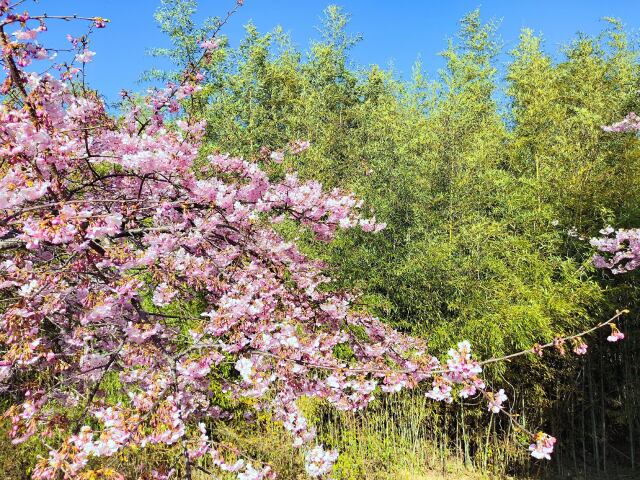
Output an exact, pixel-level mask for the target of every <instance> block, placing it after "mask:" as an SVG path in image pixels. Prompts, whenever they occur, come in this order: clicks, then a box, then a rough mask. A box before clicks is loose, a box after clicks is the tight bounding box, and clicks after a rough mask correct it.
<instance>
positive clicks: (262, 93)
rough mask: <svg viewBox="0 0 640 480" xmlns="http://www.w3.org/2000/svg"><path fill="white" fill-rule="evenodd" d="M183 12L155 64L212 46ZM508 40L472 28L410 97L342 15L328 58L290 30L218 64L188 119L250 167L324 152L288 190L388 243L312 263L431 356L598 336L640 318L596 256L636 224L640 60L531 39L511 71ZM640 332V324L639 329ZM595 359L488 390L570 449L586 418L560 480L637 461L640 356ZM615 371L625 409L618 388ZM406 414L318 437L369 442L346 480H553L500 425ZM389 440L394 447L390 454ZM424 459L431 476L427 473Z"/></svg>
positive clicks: (604, 48) (359, 239) (628, 46)
mask: <svg viewBox="0 0 640 480" xmlns="http://www.w3.org/2000/svg"><path fill="white" fill-rule="evenodd" d="M171 3H172V6H169V2H167V3H166V4H165V6H164V7H163V9H161V10H160V12H159V16H158V19H159V21H160V24H161V26H162V28H163V29H164V30H165V31H166V33H168V34H169V35H170V36H171V38H172V40H173V43H174V46H175V49H174V50H170V49H167V50H164V51H158V52H157V53H159V54H165V55H169V56H171V58H173V59H174V60H175V61H177V62H178V63H180V62H188V61H189V58H190V55H193V53H192V52H193V51H194V50H193V49H194V46H195V44H196V42H195V38H197V37H198V35H201V34H202V31H201V30H198V29H197V28H196V26H195V24H193V23H190V22H189V21H187V20H185V19H186V18H188V15H185V13H188V12H189V11H190V10H191V9H192V8H195V5H194V4H193V3H191V2H184V3H182V4H181V6H180V7H179V9H177V8H178V7H175V5H173V4H174V2H171ZM180 9H182V10H180ZM179 11H181V13H182V14H181V15H180V16H178V15H176V14H177V12H179ZM497 28H498V27H497V24H496V23H494V22H486V23H485V22H483V21H482V20H481V16H480V13H479V11H475V12H472V13H470V14H469V15H467V16H466V17H465V18H463V19H462V20H461V23H460V29H459V33H458V35H457V36H456V37H455V38H454V39H452V40H451V41H450V42H449V44H448V46H447V48H446V50H445V51H444V52H442V56H443V57H444V59H445V61H446V66H445V68H444V69H443V70H442V71H440V73H439V75H438V76H437V77H436V78H433V79H429V78H427V77H426V76H425V74H424V73H423V70H422V67H421V65H420V64H416V66H415V69H414V74H413V78H411V79H410V80H406V81H405V80H400V79H398V78H397V76H396V75H394V72H390V71H385V70H383V69H381V68H380V67H377V66H372V67H370V68H358V67H354V66H352V64H351V62H350V59H349V51H350V48H351V47H352V46H353V45H355V44H356V43H357V42H358V41H360V39H359V37H356V36H352V35H351V34H350V33H349V28H348V15H346V14H345V13H344V12H343V11H342V10H341V9H339V8H337V7H329V8H328V9H327V10H326V11H325V20H324V25H323V28H322V30H321V32H322V34H321V38H320V39H319V40H318V41H315V42H313V43H312V44H311V45H310V47H309V49H308V50H307V51H306V52H300V51H298V50H297V49H296V48H294V47H293V46H292V44H291V41H290V39H289V38H288V37H287V35H286V34H284V33H283V32H282V31H281V30H280V29H275V30H273V31H271V32H268V33H265V34H262V33H260V32H258V31H257V29H256V27H255V26H253V25H248V26H247V27H246V36H245V38H244V40H243V41H242V42H241V44H240V45H239V46H238V47H237V48H231V47H230V46H225V47H224V48H222V49H220V50H218V51H217V52H216V56H215V58H214V60H213V61H212V63H211V64H210V66H209V78H208V83H207V88H206V89H205V91H204V92H203V94H202V96H201V98H202V101H201V103H200V104H198V105H195V104H194V105H192V108H194V109H198V111H199V112H200V114H201V116H202V117H203V118H205V119H206V120H207V121H208V130H207V132H208V133H207V135H208V137H207V138H208V144H209V148H210V149H211V150H212V151H213V150H219V151H224V152H227V151H228V152H231V153H232V154H235V155H244V156H252V155H255V152H257V151H258V150H259V149H260V148H261V147H268V148H270V149H273V150H276V149H279V148H282V147H283V146H284V145H285V144H286V142H287V141H289V140H291V139H296V138H302V139H307V140H310V141H311V143H312V148H311V149H310V150H308V151H307V152H306V153H305V154H304V155H302V156H301V157H293V158H286V159H285V161H284V163H283V165H282V166H274V167H273V174H274V175H281V174H283V173H284V172H286V171H290V170H296V171H298V172H299V174H300V175H301V176H303V177H306V178H316V179H319V180H321V181H322V182H323V184H325V185H328V186H335V187H340V188H344V189H348V190H352V191H354V192H356V194H357V195H358V196H359V197H360V198H362V199H363V200H364V201H365V204H366V206H367V208H368V209H370V210H371V211H372V212H373V213H375V215H376V216H377V218H378V219H379V220H381V221H384V222H386V223H387V224H388V226H387V228H386V229H385V230H384V231H383V232H382V233H380V234H379V235H375V236H371V235H366V234H349V235H345V236H343V237H342V238H340V239H339V241H338V242H336V243H335V244H334V245H331V246H330V247H326V246H323V245H317V244H309V245H308V248H309V251H312V252H314V253H315V254H317V255H319V256H322V257H323V258H325V259H326V260H327V261H329V262H330V264H331V265H332V266H333V268H334V270H335V277H336V279H337V281H338V284H339V285H340V286H342V287H346V288H350V289H356V290H358V291H360V292H361V294H362V300H361V301H362V304H363V308H367V309H370V310H371V311H373V312H375V313H376V314H377V315H379V316H380V317H381V318H383V319H385V320H386V321H388V322H390V323H392V324H393V325H395V326H396V327H399V328H401V329H403V330H406V331H410V332H413V333H417V334H420V335H424V336H426V337H427V338H429V340H430V342H431V345H432V346H433V348H434V349H435V350H439V351H442V350H443V349H446V348H448V347H449V346H450V345H451V344H452V343H453V342H454V341H456V340H458V339H460V338H467V339H469V340H470V341H472V343H473V344H474V345H475V347H476V349H477V350H478V351H479V353H480V354H481V355H482V356H484V357H488V356H498V355H503V354H506V353H509V352H512V351H515V350H519V349H524V348H528V347H530V346H531V345H532V344H534V343H535V342H539V341H543V340H544V341H549V340H550V339H552V338H553V336H554V335H556V334H560V333H567V332H573V331H577V330H581V329H584V328H585V327H588V326H589V325H592V324H594V323H596V322H597V321H598V320H599V319H602V318H604V317H606V316H607V315H609V314H611V313H612V312H614V311H615V309H616V308H623V307H629V306H630V307H633V305H634V301H635V299H636V298H637V293H636V291H635V288H634V279H633V278H632V277H627V278H624V279H616V280H613V279H612V278H609V277H608V276H607V275H606V274H603V273H602V272H596V271H594V269H593V268H592V266H591V263H590V255H591V251H590V249H589V245H588V242H587V241H586V240H587V239H588V238H590V237H591V236H594V235H596V234H597V232H598V230H599V229H601V228H602V227H603V226H605V225H608V224H611V225H614V226H634V225H637V223H638V215H639V214H640V202H639V197H638V196H639V195H640V191H639V190H638V189H637V181H638V179H639V178H640V176H639V173H640V171H639V169H640V143H639V142H638V139H637V138H636V137H635V136H629V135H612V134H609V133H605V132H603V131H602V129H601V126H602V125H605V124H607V123H610V122H612V121H615V120H617V119H619V118H621V117H622V116H624V115H625V114H626V112H628V111H632V110H634V109H637V108H638V93H637V92H638V87H639V86H640V81H639V80H640V77H639V73H640V71H639V64H638V58H637V45H636V43H635V41H633V40H632V39H630V37H629V36H628V34H627V33H626V32H625V29H624V28H623V26H622V24H621V23H620V22H618V21H617V20H614V19H607V20H606V22H605V24H604V28H603V30H602V32H601V33H600V34H599V35H597V36H595V37H589V36H586V35H578V36H576V38H574V39H573V40H570V41H568V42H567V44H566V46H565V47H564V48H563V49H562V51H561V52H548V51H547V50H546V49H545V46H544V42H543V41H542V38H541V37H540V36H538V35H536V34H535V33H533V32H532V31H530V30H524V31H523V32H522V34H521V36H520V40H519V43H518V45H517V46H516V47H515V48H514V49H513V50H512V51H510V52H505V51H504V50H503V48H502V46H501V43H500V40H499V37H498V36H497ZM505 59H507V60H508V61H507V62H506V63H507V65H506V67H504V68H503V67H502V65H504V64H505ZM499 66H500V68H499ZM156 74H157V72H156ZM634 318H637V313H636V312H635V311H634V312H632V315H631V318H630V320H631V322H630V323H631V324H632V323H633V319H634ZM593 343H598V342H597V341H595V342H593ZM593 348H595V349H596V350H598V347H597V346H592V349H593ZM597 355H598V356H599V357H600V358H603V360H600V361H599V364H598V365H595V362H594V361H593V360H589V361H587V362H586V363H585V362H582V361H576V360H575V359H567V358H560V357H559V356H558V357H554V358H547V359H546V362H540V361H538V360H536V359H534V358H527V359H526V361H525V362H522V363H520V364H518V363H516V364H510V365H504V364H503V365H501V366H500V367H496V369H495V370H494V371H492V372H491V373H492V378H493V379H494V380H495V382H496V383H500V382H503V383H504V382H506V384H508V385H511V391H510V397H512V398H513V404H514V405H515V406H516V407H515V408H516V409H518V408H519V410H520V412H521V413H522V414H523V415H524V416H525V418H527V419H528V421H530V422H531V423H532V424H534V425H535V424H537V422H541V421H542V420H541V419H542V418H543V417H544V416H545V413H546V414H548V413H549V412H550V411H553V412H555V413H553V415H552V418H553V419H554V420H553V422H554V424H555V425H554V426H555V427H556V429H557V430H562V428H561V426H562V425H568V423H567V422H568V421H569V418H570V417H571V418H572V419H571V422H573V423H571V425H573V427H572V428H571V429H569V428H567V429H566V431H565V432H564V433H565V437H564V438H562V442H564V447H562V446H561V447H560V451H561V455H560V458H559V459H558V462H557V463H558V468H559V469H562V468H569V469H574V470H575V469H580V468H587V464H590V466H589V467H588V468H591V469H592V470H597V469H601V468H604V469H606V468H607V466H606V455H607V453H606V449H607V442H613V443H612V444H614V443H615V442H617V441H618V440H619V439H620V437H619V435H623V436H630V441H627V442H626V444H624V443H625V442H623V444H624V445H623V446H620V445H618V447H619V448H617V449H616V450H617V451H619V449H620V448H622V449H626V450H625V452H628V451H629V449H630V451H631V453H624V454H623V455H624V457H616V458H623V461H624V463H625V464H629V465H630V466H631V465H632V464H633V463H634V462H635V461H634V460H632V457H633V452H634V449H635V445H634V443H633V435H634V434H637V432H638V426H639V425H638V418H637V413H635V412H634V410H633V407H632V406H631V405H630V404H629V402H628V401H627V402H626V403H625V402H622V406H621V404H620V403H619V402H617V401H613V400H614V399H618V398H620V397H621V396H624V398H626V399H628V398H629V389H637V381H631V378H632V376H633V372H634V371H635V369H636V367H635V366H629V365H628V363H631V360H632V359H633V358H634V357H633V355H634V345H628V346H627V347H626V348H625V351H624V353H622V354H621V353H619V352H618V353H616V354H615V356H614V355H613V354H612V353H611V352H610V351H609V350H608V349H604V351H598V353H597ZM531 357H533V356H531ZM532 363H533V368H532ZM621 364H627V365H626V366H625V368H624V369H622V368H621V366H620V365H621ZM613 368H615V369H616V370H615V371H616V373H615V374H614V375H622V376H623V377H621V378H620V381H621V383H626V387H625V388H626V389H627V390H625V392H624V393H622V389H620V388H618V389H617V390H616V387H615V386H614V385H611V384H609V383H608V379H609V378H611V375H612V374H611V371H612V370H611V369H613ZM607 372H608V373H607ZM576 378H577V379H578V382H577V384H576V383H575V379H576ZM603 379H604V380H603ZM594 382H595V383H594ZM598 382H600V386H599V387H598V386H597V385H598ZM605 383H606V384H607V385H606V388H605V386H604V384H605ZM594 385H595V386H594ZM596 387H597V388H596ZM600 387H602V388H600ZM390 401H391V402H392V403H393V404H394V405H395V406H396V408H395V409H391V410H390V408H389V404H388V402H383V403H382V404H381V405H380V406H379V408H378V409H377V410H376V409H374V411H373V413H370V414H368V415H367V417H366V419H365V420H362V419H360V420H357V419H355V420H354V419H351V420H346V419H345V417H341V419H340V418H338V419H336V417H335V416H332V415H330V414H326V415H328V416H327V417H326V418H323V422H320V428H321V429H322V427H323V425H325V427H326V424H331V425H334V424H333V423H332V422H333V421H337V422H338V424H340V423H341V422H342V423H341V424H342V426H343V428H342V430H340V429H339V428H338V430H340V431H339V432H338V434H336V431H334V430H335V428H334V427H331V428H329V430H331V431H332V433H331V434H332V435H334V436H335V435H338V437H337V439H335V438H334V441H336V442H338V443H341V442H342V447H343V448H345V447H344V445H345V444H346V445H347V446H348V445H349V441H348V439H349V437H350V435H360V436H361V438H365V437H366V438H367V441H366V442H362V443H359V445H358V448H357V449H355V450H354V451H351V450H349V452H350V453H349V456H348V458H349V462H350V465H351V466H350V467H349V468H346V469H345V470H344V471H342V473H341V478H365V477H366V478H370V477H369V476H370V475H372V472H373V471H378V472H379V471H380V468H381V469H382V470H385V471H389V470H390V469H393V468H394V467H393V463H394V459H393V458H389V459H388V461H382V462H381V464H383V465H384V467H380V465H378V466H377V467H375V468H372V463H371V462H369V461H368V459H367V458H366V457H367V456H371V455H377V456H378V457H380V456H384V454H383V453H381V452H384V451H386V452H394V453H395V454H396V455H395V457H396V458H397V456H398V455H397V453H398V451H405V453H406V452H407V451H410V450H411V451H413V452H414V453H415V450H416V445H417V444H418V443H417V442H422V443H419V444H420V445H422V446H423V447H424V448H425V449H426V450H428V449H431V451H437V452H439V453H438V454H437V455H436V457H435V458H439V459H443V458H445V457H446V456H447V455H449V454H452V455H454V456H458V457H460V458H462V459H463V461H464V462H466V463H467V464H468V465H469V464H471V463H473V464H475V466H476V467H479V468H484V469H485V470H486V469H491V468H493V469H494V471H514V469H515V470H518V469H520V470H525V471H530V472H531V471H535V470H536V469H537V468H538V467H537V466H532V465H530V464H528V463H527V462H528V461H527V460H526V459H525V460H524V461H523V458H522V456H521V455H520V456H519V455H518V454H517V453H516V454H514V453H513V452H510V451H509V448H508V447H505V445H504V443H503V440H504V438H505V436H509V435H511V433H510V432H507V431H505V428H504V425H497V426H496V425H490V426H489V430H486V429H485V428H482V429H480V427H479V425H480V424H481V423H482V422H484V424H485V425H486V424H487V423H488V419H487V418H482V419H478V418H476V417H477V416H478V414H477V413H476V414H475V417H473V416H470V415H469V414H467V416H466V418H465V416H464V413H465V412H464V408H463V407H461V406H452V407H446V408H445V407H443V406H438V405H429V404H428V403H425V402H423V400H422V399H421V398H417V397H416V396H415V395H412V396H406V397H405V398H403V399H401V400H400V403H397V402H398V400H397V399H394V400H390ZM567 401H569V402H570V406H567V405H568V404H567V403H566V402H567ZM600 403H601V404H602V405H600ZM423 404H424V405H423ZM416 405H419V406H420V408H417V410H416ZM596 406H597V409H596ZM600 406H601V407H602V408H600ZM400 410H407V411H409V410H410V411H412V412H414V414H415V415H413V414H412V415H413V417H412V419H409V418H406V417H407V415H405V414H403V413H400ZM596 410H597V411H596ZM416 411H417V412H419V413H415V412H416ZM586 411H589V413H588V415H589V417H588V421H586V420H585V418H586V417H585V415H587V414H585V412H586ZM563 412H564V413H563ZM580 412H581V413H580ZM416 415H417V416H416ZM409 416H411V415H409ZM572 416H573V417H572ZM416 418H419V420H416ZM329 420H331V421H329ZM416 421H417V422H418V423H419V424H420V425H418V426H416V425H415V423H416ZM576 422H577V423H576ZM579 422H582V423H581V424H580V423H579ZM579 424H580V425H581V430H580V432H578V426H579ZM372 425H377V427H372ZM604 425H607V427H605V426H604ZM385 432H386V433H385ZM389 432H393V435H392V438H393V439H395V440H392V439H390V438H385V435H387V437H388V434H389ZM607 432H609V433H608V434H607ZM621 432H624V433H621ZM558 433H560V432H558ZM607 436H608V437H610V438H608V439H607ZM376 437H377V438H376ZM611 437H612V438H611ZM627 440H629V439H627ZM345 442H346V443H345ZM367 442H372V445H371V446H370V447H371V448H372V449H371V450H367V448H366V447H363V444H364V443H367ZM389 442H391V444H393V445H390V444H389ZM374 444H375V445H374ZM351 446H352V447H353V448H355V447H354V445H353V444H351ZM363 448H364V450H363ZM402 449H404V450H402ZM598 449H600V453H598ZM570 451H571V453H570ZM576 451H578V453H576ZM374 452H375V453H374ZM444 452H448V453H444ZM619 453H622V452H619ZM609 455H614V456H615V455H616V453H615V452H613V449H609ZM391 457H394V455H391ZM415 457H416V456H415V455H414V456H413V457H411V458H415ZM418 457H420V458H421V459H420V460H419V461H423V462H426V464H429V465H431V466H433V465H434V460H433V458H431V457H429V455H428V454H424V452H423V453H422V454H421V455H418ZM429 458H431V459H429ZM369 460H370V459H369ZM345 461H346V460H345ZM583 461H584V462H585V463H584V465H583V464H582V462H583ZM373 463H376V462H373ZM436 463H438V462H437V461H436ZM344 464H345V463H344V462H343V463H342V465H344ZM578 464H580V465H578ZM390 465H391V466H390ZM609 468H610V467H609Z"/></svg>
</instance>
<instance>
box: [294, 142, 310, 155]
mask: <svg viewBox="0 0 640 480" xmlns="http://www.w3.org/2000/svg"><path fill="white" fill-rule="evenodd" d="M310 146H311V143H310V142H309V141H307V140H296V141H295V142H291V143H290V144H289V150H290V151H291V153H293V154H294V155H297V154H298V153H302V152H304V151H305V150H307V149H308V148H309V147H310Z"/></svg>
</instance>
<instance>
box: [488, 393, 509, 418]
mask: <svg viewBox="0 0 640 480" xmlns="http://www.w3.org/2000/svg"><path fill="white" fill-rule="evenodd" d="M487 395H488V396H489V406H488V410H489V411H490V412H493V413H498V412H500V410H502V404H503V403H504V402H506V401H507V396H506V395H505V393H504V389H502V388H501V389H500V390H498V391H497V392H495V393H492V392H487Z"/></svg>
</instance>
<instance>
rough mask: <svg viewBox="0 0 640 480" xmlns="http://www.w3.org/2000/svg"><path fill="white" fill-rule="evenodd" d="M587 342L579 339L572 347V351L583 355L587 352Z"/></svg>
mask: <svg viewBox="0 0 640 480" xmlns="http://www.w3.org/2000/svg"><path fill="white" fill-rule="evenodd" d="M587 348H588V346H587V344H586V343H585V342H583V341H579V342H577V343H576V345H575V346H574V347H573V352H574V353H575V354H576V355H585V354H586V353H587Z"/></svg>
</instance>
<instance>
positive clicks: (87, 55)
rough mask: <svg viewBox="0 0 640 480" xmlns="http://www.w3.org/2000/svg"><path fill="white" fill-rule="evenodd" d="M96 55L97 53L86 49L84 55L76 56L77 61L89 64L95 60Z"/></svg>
mask: <svg viewBox="0 0 640 480" xmlns="http://www.w3.org/2000/svg"><path fill="white" fill-rule="evenodd" d="M95 54H96V52H92V51H91V50H87V49H86V48H85V49H84V51H83V52H82V53H79V54H77V55H76V60H78V61H79V62H82V63H89V62H91V61H92V60H93V57H94V55H95Z"/></svg>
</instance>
